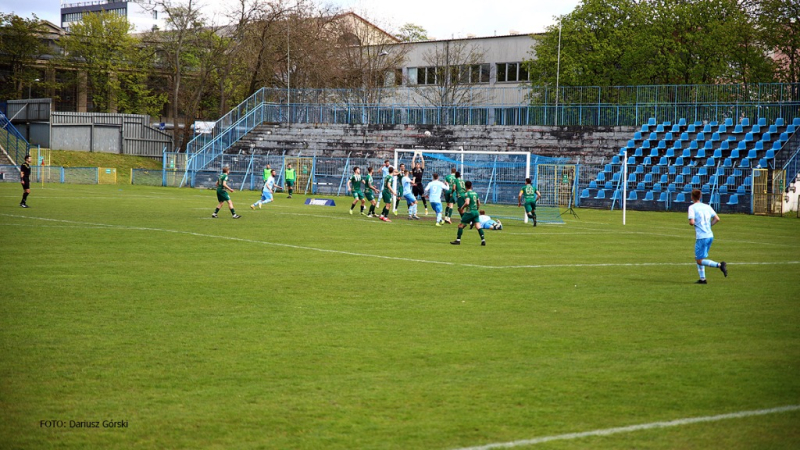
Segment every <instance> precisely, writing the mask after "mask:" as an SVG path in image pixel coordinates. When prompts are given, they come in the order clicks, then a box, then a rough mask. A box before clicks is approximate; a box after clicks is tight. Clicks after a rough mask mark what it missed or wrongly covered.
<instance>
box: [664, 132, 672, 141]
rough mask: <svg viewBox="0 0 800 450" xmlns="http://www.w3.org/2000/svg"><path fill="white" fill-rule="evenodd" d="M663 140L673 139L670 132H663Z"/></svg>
mask: <svg viewBox="0 0 800 450" xmlns="http://www.w3.org/2000/svg"><path fill="white" fill-rule="evenodd" d="M664 140H665V141H670V142H671V141H673V140H674V139H672V133H667V134H665V135H664Z"/></svg>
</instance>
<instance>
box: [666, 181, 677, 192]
mask: <svg viewBox="0 0 800 450" xmlns="http://www.w3.org/2000/svg"><path fill="white" fill-rule="evenodd" d="M677 190H678V188H676V187H675V183H670V184H668V185H667V192H675V191H677Z"/></svg>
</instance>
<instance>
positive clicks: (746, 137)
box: [744, 133, 753, 142]
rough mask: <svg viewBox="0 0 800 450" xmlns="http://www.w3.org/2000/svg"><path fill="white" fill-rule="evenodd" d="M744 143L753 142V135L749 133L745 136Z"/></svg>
mask: <svg viewBox="0 0 800 450" xmlns="http://www.w3.org/2000/svg"><path fill="white" fill-rule="evenodd" d="M744 142H753V133H747V134H745V135H744Z"/></svg>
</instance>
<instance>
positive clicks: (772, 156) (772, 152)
mask: <svg viewBox="0 0 800 450" xmlns="http://www.w3.org/2000/svg"><path fill="white" fill-rule="evenodd" d="M764 158H766V159H775V150H772V149H769V150H767V156H765V157H764Z"/></svg>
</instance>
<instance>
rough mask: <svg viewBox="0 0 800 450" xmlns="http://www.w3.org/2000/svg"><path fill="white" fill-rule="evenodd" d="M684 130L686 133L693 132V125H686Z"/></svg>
mask: <svg viewBox="0 0 800 450" xmlns="http://www.w3.org/2000/svg"><path fill="white" fill-rule="evenodd" d="M686 132H687V133H694V132H695V125H694V124H691V125H689V126H688V127H686Z"/></svg>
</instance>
